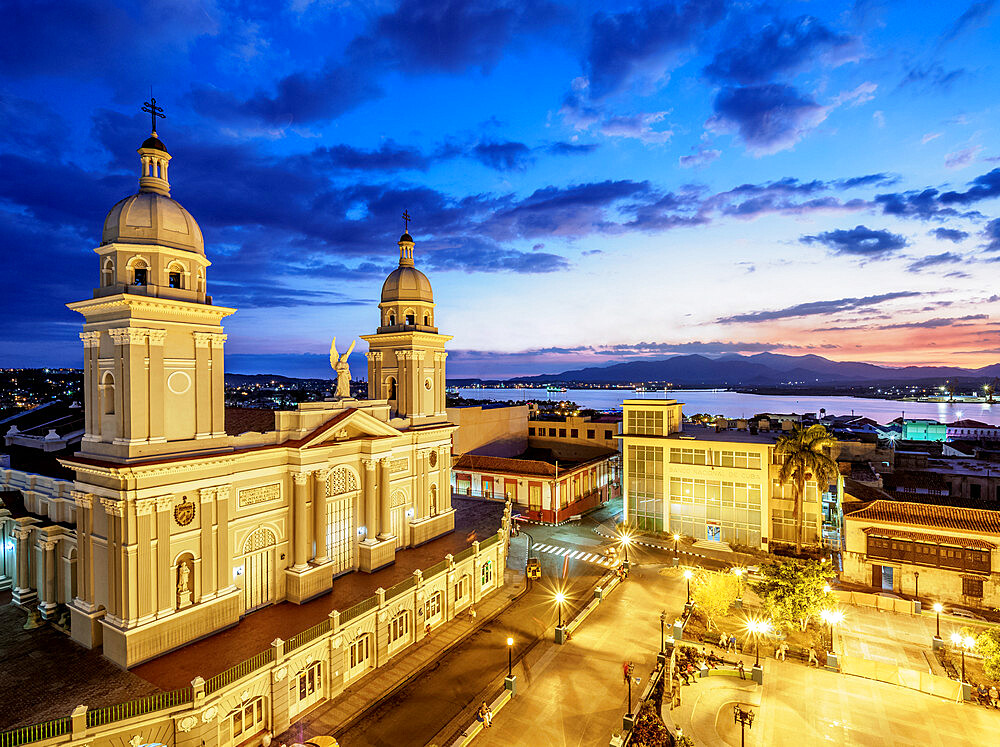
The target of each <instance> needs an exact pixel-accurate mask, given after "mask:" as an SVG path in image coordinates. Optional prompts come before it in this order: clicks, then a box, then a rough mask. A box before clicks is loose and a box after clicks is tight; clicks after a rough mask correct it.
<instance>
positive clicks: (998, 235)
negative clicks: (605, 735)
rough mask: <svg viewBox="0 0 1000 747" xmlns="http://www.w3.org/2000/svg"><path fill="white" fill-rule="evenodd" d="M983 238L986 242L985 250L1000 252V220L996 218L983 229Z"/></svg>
mask: <svg viewBox="0 0 1000 747" xmlns="http://www.w3.org/2000/svg"><path fill="white" fill-rule="evenodd" d="M981 236H982V237H983V238H984V239H985V240H986V243H985V244H983V248H984V249H985V250H986V251H988V252H1000V218H994V219H993V220H991V221H990V222H989V223H987V224H986V226H985V227H984V228H983V230H982V233H981Z"/></svg>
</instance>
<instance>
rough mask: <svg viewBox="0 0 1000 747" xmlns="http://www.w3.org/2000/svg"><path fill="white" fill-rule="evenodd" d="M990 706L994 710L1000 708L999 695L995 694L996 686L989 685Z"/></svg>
mask: <svg viewBox="0 0 1000 747" xmlns="http://www.w3.org/2000/svg"><path fill="white" fill-rule="evenodd" d="M990 705H991V706H993V707H994V708H1000V693H998V692H997V686H996V685H990Z"/></svg>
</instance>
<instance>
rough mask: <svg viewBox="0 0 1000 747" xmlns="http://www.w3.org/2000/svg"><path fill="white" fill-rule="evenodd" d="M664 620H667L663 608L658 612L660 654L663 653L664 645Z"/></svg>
mask: <svg viewBox="0 0 1000 747" xmlns="http://www.w3.org/2000/svg"><path fill="white" fill-rule="evenodd" d="M666 622H667V611H666V610H663V612H661V613H660V653H661V654H662V653H663V649H664V646H665V645H666V644H665V641H664V639H663V626H664V625H665V624H666Z"/></svg>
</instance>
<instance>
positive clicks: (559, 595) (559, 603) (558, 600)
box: [556, 591, 566, 628]
mask: <svg viewBox="0 0 1000 747" xmlns="http://www.w3.org/2000/svg"><path fill="white" fill-rule="evenodd" d="M565 601H566V595H565V594H563V593H562V592H561V591H559V592H556V606H557V607H558V608H559V626H558V627H560V628H561V627H562V606H563V602H565Z"/></svg>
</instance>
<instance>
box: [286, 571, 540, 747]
mask: <svg viewBox="0 0 1000 747" xmlns="http://www.w3.org/2000/svg"><path fill="white" fill-rule="evenodd" d="M527 591H528V579H527V577H525V579H524V588H523V589H521V590H520V591H519V592H518V593H517V594H515V595H514V596H513V597H511V598H510V600H508V602H507V603H506V604H505V605H504V606H503V607H501V608H499V609H498V610H497V611H496V612H494V613H493V614H492V615H490V616H489V617H484V618H483V619H482V620H481V621H480V622H478V623H476V624H475V625H474V626H473V627H472V628H471V629H470V630H468V631H466V632H465V633H464V634H463V635H462V636H460V637H459V638H456V639H455V640H454V641H453V642H452V643H451V645H449V646H448V647H447V648H445V649H442V650H441V652H440V653H439V655H438V656H437V657H436V658H434V659H432V660H430V661H428V662H427V663H426V664H424V665H422V666H421V667H420V668H419V669H416V670H414V671H413V672H411V673H410V674H409V675H408V676H407V677H405V678H404V679H402V680H400V681H399V682H397V683H396V684H395V685H393V687H392V688H391V689H390V690H389V691H388V692H386V693H384V694H383V695H381V696H379V698H377V699H376V700H374V701H372V702H371V703H369V704H368V705H367V706H365V707H364V708H362V709H361V710H359V711H358V712H357V713H355V714H354V715H353V716H351V717H350V718H349V719H347V720H346V721H344V723H343V725H342V726H338V727H337V730H336V732H335V733H334V734H333V735H332V736H334V737H336V736H338V735H340V734H343V733H344V732H345V731H347V730H348V729H350V728H351V727H353V726H354V725H355V724H356V723H358V721H360V720H361V719H362V718H364V716H365V715H366V714H367V713H368V712H369V711H371V710H373V709H374V708H377V707H378V706H380V705H381V704H382V703H384V702H385V701H386V700H388V699H389V698H391V697H392V696H393V695H395V694H396V693H398V692H399V691H400V690H402V689H403V688H404V687H406V686H407V685H409V684H410V683H411V682H413V680H415V679H417V678H418V677H420V676H421V675H423V674H426V673H427V672H428V671H430V670H431V669H433V668H434V667H436V666H437V665H438V664H439V663H440V661H441V658H442V657H443V656H444V655H445V654H447V653H448V652H449V651H451V650H452V649H453V648H455V647H456V646H458V645H459V644H461V643H464V642H465V641H466V640H467V639H469V638H471V637H472V635H473V634H474V633H476V632H478V631H479V629H480V628H481V627H482V626H483V625H485V624H486V623H487V622H489V621H491V620H493V619H494V618H496V617H499V616H500V615H502V614H503V613H504V612H506V611H507V610H508V609H510V607H511V606H512V605H513V604H514V602H516V601H517V600H518V599H520V598H521V597H522V596H523V595H524V594H525V593H526V592H527ZM289 728H291V727H289Z"/></svg>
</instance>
